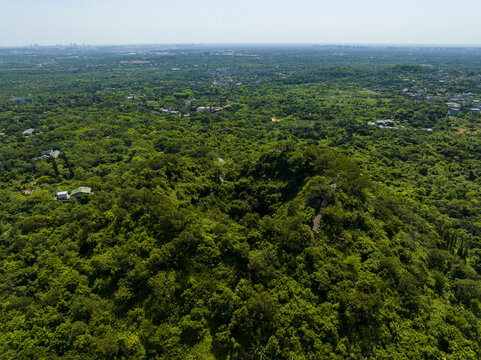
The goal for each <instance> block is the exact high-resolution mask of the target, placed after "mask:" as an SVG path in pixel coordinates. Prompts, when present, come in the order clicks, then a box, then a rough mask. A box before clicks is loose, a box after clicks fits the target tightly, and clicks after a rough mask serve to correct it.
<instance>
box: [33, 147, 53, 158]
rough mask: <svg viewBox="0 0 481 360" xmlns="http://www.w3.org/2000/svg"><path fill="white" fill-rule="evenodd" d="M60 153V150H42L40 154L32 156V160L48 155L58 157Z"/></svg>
mask: <svg viewBox="0 0 481 360" xmlns="http://www.w3.org/2000/svg"><path fill="white" fill-rule="evenodd" d="M59 155H60V150H51V149H50V150H43V151H42V154H41V155H40V156H36V157H34V158H32V160H41V159H46V158H48V157H53V158H54V159H56V158H58V156H59Z"/></svg>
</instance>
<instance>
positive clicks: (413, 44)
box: [0, 42, 481, 49]
mask: <svg viewBox="0 0 481 360" xmlns="http://www.w3.org/2000/svg"><path fill="white" fill-rule="evenodd" d="M126 46H137V47H141V46H325V47H329V46H363V47H428V48H433V47H449V48H481V43H480V44H448V43H382V42H379V43H377V42H372V43H369V42H368V43H349V42H346V43H343V42H339V43H334V42H333V43H315V42H195V43H193V42H177V43H175V42H166V43H122V44H120V43H118V44H116V43H111V44H109V43H103V44H88V43H84V42H82V43H78V42H70V43H68V44H64V43H58V44H38V43H33V44H27V45H0V49H9V48H17V49H21V48H32V47H43V48H52V47H126Z"/></svg>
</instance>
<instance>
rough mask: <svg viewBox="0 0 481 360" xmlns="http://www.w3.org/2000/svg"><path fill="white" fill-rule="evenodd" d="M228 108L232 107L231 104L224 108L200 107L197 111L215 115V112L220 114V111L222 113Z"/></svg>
mask: <svg viewBox="0 0 481 360" xmlns="http://www.w3.org/2000/svg"><path fill="white" fill-rule="evenodd" d="M228 107H230V105H229V104H227V105H224V106H198V107H197V108H196V109H195V111H197V112H211V113H215V112H219V111H222V110H224V109H227V108H228Z"/></svg>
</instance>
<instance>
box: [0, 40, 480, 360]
mask: <svg viewBox="0 0 481 360" xmlns="http://www.w3.org/2000/svg"><path fill="white" fill-rule="evenodd" d="M480 54H481V50H479V49H463V48H456V49H454V48H403V47H399V48H387V47H386V48H384V47H361V46H358V47H356V46H343V47H341V46H325V47H317V46H291V47H275V46H264V47H261V46H258V47H254V46H251V47H247V46H238V47H234V48H232V47H230V48H227V47H221V46H218V47H214V46H211V47H200V46H197V47H196V46H191V47H188V46H177V47H160V46H159V47H155V46H150V47H147V46H146V47H77V46H71V47H28V48H12V49H8V48H3V49H0V359H213V360H215V359H217V360H220V359H222V360H227V359H230V360H233V359H259V360H260V359H263V360H265V359H271V360H273V359H286V360H287V359H306V360H307V359H386V360H387V359H393V360H394V359H479V358H481V212H480V199H481V156H480V154H481V137H480V135H481V115H480V112H481V105H480V100H481V83H480V81H481V60H480V59H481V57H480ZM75 189H76V191H74V190H75ZM79 189H83V190H79ZM65 191H67V192H68V194H69V195H68V196H65V198H64V197H63V195H62V192H65ZM79 191H80V192H79Z"/></svg>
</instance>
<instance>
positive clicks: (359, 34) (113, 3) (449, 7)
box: [0, 0, 481, 46]
mask: <svg viewBox="0 0 481 360" xmlns="http://www.w3.org/2000/svg"><path fill="white" fill-rule="evenodd" d="M0 9H1V15H0V46H9V45H29V44H33V43H38V44H41V45H51V44H68V43H70V42H77V43H85V44H134V43H140V44H151V43H155V44H166V43H293V42H297V43H321V44H325V43H363V44H369V43H384V44H386V43H393V44H463V45H469V44H471V45H481V25H480V20H479V17H480V14H481V0H463V1H454V0H449V1H448V0H330V1H326V0H317V1H315V0H296V1H292V0H275V1H274V0H236V1H234V0H223V1H221V0H204V1H194V0H170V1H168V0H157V1H154V0H129V1H127V0H0Z"/></svg>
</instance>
